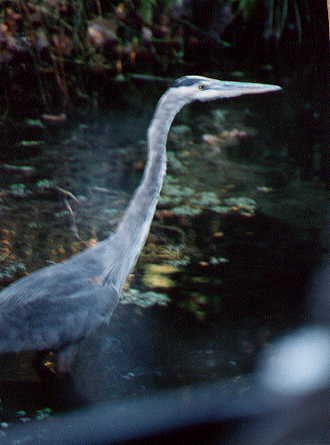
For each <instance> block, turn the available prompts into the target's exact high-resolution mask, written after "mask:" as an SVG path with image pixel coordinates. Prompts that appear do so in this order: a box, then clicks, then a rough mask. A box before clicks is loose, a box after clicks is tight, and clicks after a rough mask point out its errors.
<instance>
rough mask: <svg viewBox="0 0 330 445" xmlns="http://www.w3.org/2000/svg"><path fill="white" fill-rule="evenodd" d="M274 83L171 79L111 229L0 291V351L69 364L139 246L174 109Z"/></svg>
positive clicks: (108, 309)
mask: <svg viewBox="0 0 330 445" xmlns="http://www.w3.org/2000/svg"><path fill="white" fill-rule="evenodd" d="M279 89H280V87H278V86H275V85H265V84H256V83H246V82H223V81H219V80H215V79H209V78H206V77H201V76H185V77H182V78H179V79H177V80H176V81H175V82H174V83H173V84H172V86H170V88H169V89H168V90H167V91H166V92H165V93H164V94H163V96H162V97H161V99H160V100H159V102H158V105H157V108H156V111H155V114H154V117H153V119H152V121H151V124H150V127H149V130H148V160H147V164H146V168H145V172H144V175H143V178H142V181H141V184H140V186H139V187H138V189H137V190H136V192H135V194H134V196H133V198H132V199H131V201H130V204H129V206H128V208H127V209H126V211H125V213H124V216H123V218H122V220H121V222H120V223H119V225H118V228H117V230H116V232H115V233H114V234H113V235H111V236H110V237H109V238H107V239H105V240H104V241H102V242H100V243H98V244H97V245H96V246H94V247H91V248H89V249H86V250H85V251H83V252H82V253H80V254H78V255H75V256H73V257H71V258H70V259H68V260H66V261H63V262H62V263H59V264H55V265H52V266H49V267H45V268H43V269H40V270H38V271H36V272H34V273H31V274H30V275H28V276H26V277H24V278H21V279H19V280H17V281H16V282H14V283H13V284H11V285H9V286H8V287H7V288H5V289H4V290H2V292H1V293H0V353H4V352H14V351H23V350H41V351H42V350H55V351H57V368H58V370H59V371H66V370H68V369H69V368H70V365H71V362H72V360H73V358H74V353H75V349H76V345H78V344H79V342H80V341H81V340H82V339H83V338H85V337H86V336H88V335H89V334H90V333H91V332H92V331H93V330H95V329H96V328H97V327H98V326H99V325H101V324H102V323H107V322H109V321H110V318H111V315H112V313H113V311H114V309H115V307H116V305H117V303H118V301H119V297H120V293H121V291H122V287H123V285H124V283H125V281H126V279H127V276H128V274H129V273H130V272H131V270H132V269H133V267H134V265H135V263H136V261H137V258H138V255H139V254H140V252H141V250H142V248H143V245H144V243H145V240H146V238H147V235H148V233H149V229H150V225H151V222H152V219H153V216H154V213H155V209H156V205H157V201H158V197H159V193H160V190H161V187H162V184H163V178H164V175H165V171H166V139H167V135H168V132H169V129H170V126H171V124H172V121H173V119H174V117H175V115H176V114H177V113H178V112H179V111H180V109H181V108H182V107H183V106H184V105H186V104H187V103H189V102H192V101H194V100H200V101H209V100H215V99H218V98H226V97H235V96H241V95H243V94H255V93H264V92H268V91H275V90H279Z"/></svg>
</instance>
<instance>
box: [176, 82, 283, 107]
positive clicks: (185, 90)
mask: <svg viewBox="0 0 330 445" xmlns="http://www.w3.org/2000/svg"><path fill="white" fill-rule="evenodd" d="M171 88H172V89H173V91H174V92H175V94H176V95H178V96H180V97H181V98H182V99H184V98H186V100H187V102H191V101H194V100H199V101H202V102H204V101H209V100H215V99H221V98H227V97H236V96H242V95H244V94H260V93H267V92H271V91H278V90H281V89H282V88H281V87H279V86H278V85H268V84H263V83H251V82H230V81H224V80H217V79H211V78H209V77H202V76H184V77H180V78H179V79H177V80H175V81H174V82H173V84H172V85H171Z"/></svg>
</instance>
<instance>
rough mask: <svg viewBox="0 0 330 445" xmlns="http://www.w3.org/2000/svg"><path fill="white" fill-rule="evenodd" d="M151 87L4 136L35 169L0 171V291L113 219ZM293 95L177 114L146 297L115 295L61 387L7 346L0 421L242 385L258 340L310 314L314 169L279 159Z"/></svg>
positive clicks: (320, 209) (134, 177) (317, 201)
mask: <svg viewBox="0 0 330 445" xmlns="http://www.w3.org/2000/svg"><path fill="white" fill-rule="evenodd" d="M145 88H146V89H145V90H143V91H141V89H140V88H138V89H136V90H134V89H133V92H134V95H133V94H132V96H131V97H134V99H136V100H135V101H134V104H132V103H131V100H130V98H129V97H127V98H124V99H121V101H120V102H119V103H118V104H116V107H115V108H112V110H111V111H106V112H104V114H96V113H94V112H88V113H87V112H82V113H80V114H79V118H78V119H77V121H76V123H73V124H71V125H70V127H69V128H64V129H62V130H56V131H54V130H52V129H49V128H47V126H44V125H41V124H40V122H39V121H34V122H25V124H19V125H20V126H19V125H18V124H17V126H18V129H19V130H20V134H21V137H18V136H17V131H16V132H15V137H13V138H14V140H13V139H10V137H9V136H8V138H7V144H8V145H7V147H9V145H10V142H13V147H12V148H11V150H4V151H3V152H2V155H1V156H2V161H3V163H4V164H8V165H10V166H16V167H22V166H25V167H29V168H30V170H29V169H27V170H20V169H16V170H15V169H12V168H10V167H8V166H5V168H3V172H2V176H1V178H2V179H1V180H2V184H1V186H2V190H3V191H2V195H1V201H0V209H1V214H2V218H1V227H0V230H1V232H0V234H1V239H2V252H1V253H2V258H3V260H2V264H1V277H2V282H3V284H4V285H5V284H7V283H9V282H10V281H11V280H13V279H15V278H17V277H19V276H21V275H22V274H24V273H26V272H30V271H32V270H35V269H36V268H39V267H42V266H44V265H46V264H48V263H49V262H56V261H61V260H62V259H64V258H66V257H67V256H70V255H72V254H74V253H76V252H77V251H79V250H81V249H83V248H85V247H86V246H88V245H92V244H93V243H94V242H96V241H97V240H101V239H103V238H104V237H105V236H107V235H108V234H109V231H110V230H113V229H114V228H115V225H116V223H117V222H118V219H119V217H120V214H121V212H122V211H123V210H124V208H125V205H126V204H127V202H128V199H129V196H130V195H131V193H132V190H134V188H135V187H136V185H137V184H138V182H139V179H140V177H141V173H142V171H143V167H144V161H143V160H144V156H145V143H144V139H145V129H146V127H147V125H148V122H149V120H150V117H151V114H152V109H153V106H154V104H155V102H156V98H157V97H158V95H159V93H158V91H157V88H155V89H154V88H153V89H150V91H149V87H145ZM146 97H148V98H150V100H149V99H148V100H146V99H145V98H146ZM293 99H294V98H293ZM293 99H292V98H291V97H290V96H288V95H287V94H285V93H284V94H283V95H281V96H280V95H274V96H264V97H258V98H245V99H244V100H240V101H236V102H235V103H225V104H203V105H193V106H191V107H189V108H187V109H185V110H184V111H183V112H182V113H181V114H180V116H179V117H178V119H177V120H176V122H175V124H174V125H175V128H174V129H173V132H172V133H171V136H170V139H169V144H168V149H169V166H168V178H167V183H166V185H165V188H164V193H163V194H162V200H161V202H160V205H159V207H158V211H157V215H156V218H155V221H154V224H153V227H152V230H151V235H150V236H149V239H148V243H147V245H146V247H145V249H144V252H143V254H142V257H141V260H140V261H139V264H138V267H137V269H136V271H135V275H134V277H133V278H132V280H131V283H130V286H131V288H132V289H133V290H134V292H135V294H134V295H135V296H136V295H137V296H142V297H143V301H142V302H141V300H139V301H138V304H133V303H128V304H120V306H119V308H118V310H117V311H116V313H115V315H114V317H113V320H112V323H111V325H110V326H106V327H102V328H100V329H99V331H97V332H96V333H95V335H93V336H92V337H91V338H89V339H87V340H86V341H85V342H84V343H83V344H82V345H81V349H80V353H79V356H78V359H77V361H76V363H75V367H74V370H73V376H72V381H70V382H69V383H68V382H67V381H65V380H56V379H55V380H54V381H47V382H40V381H39V380H38V377H37V375H36V374H35V372H34V370H33V368H32V366H31V362H32V358H33V357H32V355H31V354H21V355H18V356H12V355H8V356H3V357H2V358H1V368H0V379H1V400H2V418H3V419H4V420H9V421H14V420H15V419H17V411H18V410H25V411H26V416H27V417H34V416H36V415H38V414H36V410H38V409H42V408H45V407H49V408H51V409H53V410H55V411H58V410H67V409H70V408H71V407H72V406H73V405H78V406H79V405H80V404H82V403H86V402H87V403H89V402H95V401H103V400H111V399H120V398H122V397H128V396H134V395H138V394H144V393H148V392H150V391H151V390H157V389H160V388H170V387H177V386H181V385H190V384H193V383H197V382H203V381H212V380H218V379H221V378H224V377H231V378H233V379H234V380H235V379H236V381H237V382H238V386H239V385H240V382H241V381H242V378H243V376H244V375H245V374H247V373H249V372H251V371H253V369H254V367H255V364H256V361H257V356H258V353H259V352H260V351H261V350H262V349H264V348H268V347H271V343H272V341H273V339H274V338H276V337H277V336H279V335H281V334H283V333H284V332H286V331H288V330H290V329H292V328H293V327H295V326H297V325H299V324H301V323H303V322H305V321H306V320H309V319H310V318H311V314H310V310H309V307H308V305H307V303H306V294H307V289H308V287H307V286H308V283H309V277H310V274H311V273H312V272H313V270H314V268H315V266H316V265H317V264H318V263H319V261H320V256H321V252H322V246H321V244H320V241H319V234H320V229H321V228H322V224H323V220H324V213H325V207H326V204H325V203H326V194H325V191H324V188H323V185H322V183H321V182H319V180H318V179H317V178H315V179H314V180H313V181H309V182H304V181H303V180H301V179H300V169H299V165H298V161H297V160H296V159H293V158H292V156H291V157H290V156H289V155H288V147H287V143H286V134H287V132H288V131H289V130H288V129H290V125H291V126H294V114H292V115H290V113H288V110H290V107H291V105H290V104H291V103H292V102H294V100H293ZM22 141H30V142H31V141H35V143H30V144H29V143H26V142H25V143H24V144H22ZM41 141H42V143H41ZM78 201H79V202H78ZM148 292H149V293H148ZM150 292H153V294H150ZM127 298H128V300H127V301H128V302H129V301H132V294H131V295H130V298H131V300H130V299H129V297H127ZM151 299H152V301H154V304H151V303H150V300H151ZM165 300H166V301H167V303H166V304H165V305H164V304H161V303H164V301H165ZM127 301H126V302H127ZM142 303H143V304H142ZM145 304H146V305H147V306H148V307H144V306H145ZM22 416H23V415H21V417H22ZM18 417H20V415H19V416H18ZM23 417H24V416H23Z"/></svg>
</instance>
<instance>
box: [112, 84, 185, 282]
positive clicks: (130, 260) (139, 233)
mask: <svg viewBox="0 0 330 445" xmlns="http://www.w3.org/2000/svg"><path fill="white" fill-rule="evenodd" d="M185 103H186V102H185V101H184V100H182V99H181V100H180V99H179V100H178V99H177V98H176V97H175V95H174V94H173V92H172V91H171V90H168V91H166V92H165V94H164V95H163V96H162V97H161V98H160V100H159V102H158V105H157V108H156V111H155V114H154V117H153V119H152V121H151V124H150V126H149V130H148V160H147V164H146V167H145V171H144V174H143V178H142V181H141V184H140V185H139V187H138V188H137V190H136V191H135V193H134V195H133V198H132V199H131V201H130V203H129V205H128V207H127V209H126V211H125V213H124V216H123V218H122V220H121V222H120V223H119V226H118V228H117V230H116V232H115V233H114V234H113V235H112V236H111V237H110V242H109V248H108V254H107V264H106V270H105V274H104V278H105V282H107V281H111V283H112V284H113V285H114V287H115V288H116V289H118V290H121V288H122V286H123V285H124V283H125V281H126V279H127V276H128V274H129V273H130V272H131V270H132V269H133V267H134V266H135V263H136V261H137V259H138V256H139V254H140V252H141V250H142V248H143V246H144V243H145V241H146V238H147V236H148V233H149V229H150V225H151V222H152V219H153V216H154V214H155V210H156V205H157V202H158V197H159V193H160V190H161V188H162V185H163V180H164V175H165V172H166V141H167V135H168V132H169V129H170V126H171V124H172V122H173V119H174V117H175V115H176V114H177V113H178V111H179V110H180V109H181V108H182V107H183V105H185Z"/></svg>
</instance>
